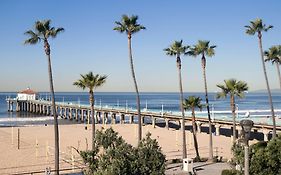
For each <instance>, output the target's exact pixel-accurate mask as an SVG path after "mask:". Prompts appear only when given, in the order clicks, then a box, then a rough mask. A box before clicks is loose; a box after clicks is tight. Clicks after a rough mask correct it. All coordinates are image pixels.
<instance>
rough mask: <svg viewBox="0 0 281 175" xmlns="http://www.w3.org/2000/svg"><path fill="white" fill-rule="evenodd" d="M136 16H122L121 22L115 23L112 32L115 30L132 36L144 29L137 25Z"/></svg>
mask: <svg viewBox="0 0 281 175" xmlns="http://www.w3.org/2000/svg"><path fill="white" fill-rule="evenodd" d="M137 20H138V16H137V15H132V16H131V17H129V16H128V15H122V18H121V21H116V22H115V24H116V25H117V26H116V27H114V28H113V30H116V31H118V32H120V33H123V32H126V33H127V34H130V35H131V34H134V33H137V32H139V31H140V30H144V29H146V28H145V27H144V26H142V25H140V24H138V23H137Z"/></svg>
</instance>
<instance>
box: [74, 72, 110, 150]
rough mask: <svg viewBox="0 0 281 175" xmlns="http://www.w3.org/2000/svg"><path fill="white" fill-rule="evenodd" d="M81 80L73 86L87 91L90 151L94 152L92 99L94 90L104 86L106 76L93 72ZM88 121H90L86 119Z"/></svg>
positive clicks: (93, 101) (93, 110)
mask: <svg viewBox="0 0 281 175" xmlns="http://www.w3.org/2000/svg"><path fill="white" fill-rule="evenodd" d="M80 76H81V79H79V80H77V81H75V82H74V83H73V85H75V86H77V87H79V88H82V89H83V90H84V89H86V88H88V89H89V102H90V107H91V115H92V150H94V146H95V145H94V138H95V130H96V127H95V107H94V105H95V99H94V90H95V89H96V88H98V87H100V86H102V85H104V84H105V81H106V78H107V76H106V75H99V74H96V75H94V74H93V72H89V73H87V74H85V75H82V74H81V75H80ZM88 120H90V119H88Z"/></svg>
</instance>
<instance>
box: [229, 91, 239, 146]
mask: <svg viewBox="0 0 281 175" xmlns="http://www.w3.org/2000/svg"><path fill="white" fill-rule="evenodd" d="M230 108H231V112H232V119H233V126H232V129H233V131H232V132H233V134H232V135H233V140H232V143H233V144H234V143H235V141H236V138H237V137H236V114H235V99H234V96H233V95H230Z"/></svg>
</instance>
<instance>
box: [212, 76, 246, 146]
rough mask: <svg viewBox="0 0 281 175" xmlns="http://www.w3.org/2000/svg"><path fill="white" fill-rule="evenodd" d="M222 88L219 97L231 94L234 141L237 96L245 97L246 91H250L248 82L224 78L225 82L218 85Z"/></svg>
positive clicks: (234, 138) (234, 135) (234, 137)
mask: <svg viewBox="0 0 281 175" xmlns="http://www.w3.org/2000/svg"><path fill="white" fill-rule="evenodd" d="M217 87H219V88H220V89H221V92H219V93H217V98H226V96H227V95H229V96H230V108H231V112H232V118H233V143H235V140H236V138H237V137H236V119H235V118H236V114H235V108H236V105H235V96H236V97H239V98H243V97H244V92H245V91H248V85H247V83H246V82H243V81H237V80H236V79H229V80H224V84H219V85H217Z"/></svg>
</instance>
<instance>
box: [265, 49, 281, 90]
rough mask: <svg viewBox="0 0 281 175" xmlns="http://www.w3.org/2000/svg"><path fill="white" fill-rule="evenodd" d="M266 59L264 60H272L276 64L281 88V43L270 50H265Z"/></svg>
mask: <svg viewBox="0 0 281 175" xmlns="http://www.w3.org/2000/svg"><path fill="white" fill-rule="evenodd" d="M264 55H265V56H266V59H265V60H264V61H266V62H267V61H271V63H272V64H275V65H276V69H277V74H278V78H279V85H280V89H281V75H280V67H279V66H280V63H281V45H278V46H272V47H271V48H269V50H268V51H265V52H264Z"/></svg>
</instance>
